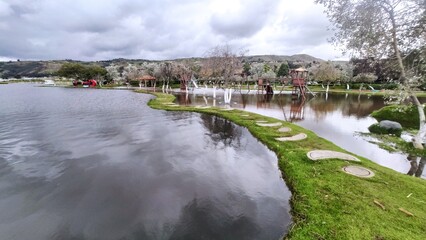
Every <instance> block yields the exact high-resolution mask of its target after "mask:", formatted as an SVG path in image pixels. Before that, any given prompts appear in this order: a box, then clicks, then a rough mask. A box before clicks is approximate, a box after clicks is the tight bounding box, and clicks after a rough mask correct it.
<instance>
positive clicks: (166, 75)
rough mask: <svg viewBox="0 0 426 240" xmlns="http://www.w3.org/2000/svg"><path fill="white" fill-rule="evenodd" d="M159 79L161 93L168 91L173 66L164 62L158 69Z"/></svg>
mask: <svg viewBox="0 0 426 240" xmlns="http://www.w3.org/2000/svg"><path fill="white" fill-rule="evenodd" d="M160 77H161V78H162V79H163V87H162V89H163V91H164V89H166V90H167V89H169V85H170V81H171V80H172V79H173V64H172V63H170V62H164V63H162V64H161V67H160Z"/></svg>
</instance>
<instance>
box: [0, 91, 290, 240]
mask: <svg viewBox="0 0 426 240" xmlns="http://www.w3.org/2000/svg"><path fill="white" fill-rule="evenodd" d="M150 98H151V96H149V95H143V94H137V93H133V92H130V91H118V90H113V91H108V90H93V89H65V88H47V87H34V86H32V85H29V84H8V85H1V86H0V116H1V117H0V212H1V214H0V236H1V237H0V238H1V239H2V240H3V239H5V240H9V239H19V240H21V239H32V240H37V239H43V240H44V239H102V240H108V239H279V238H280V237H281V236H283V235H284V234H285V233H286V232H287V228H288V226H289V224H290V223H291V216H290V214H289V210H290V207H289V197H290V192H289V190H288V189H287V187H286V186H285V183H284V181H283V179H282V177H281V173H280V171H279V170H278V166H277V157H276V156H275V154H274V153H272V152H271V151H269V150H268V149H267V148H266V147H265V146H264V145H262V144H260V143H259V142H258V141H257V140H256V139H255V138H254V137H253V136H252V135H251V134H250V133H249V132H248V131H247V130H246V129H244V128H241V127H239V126H236V125H235V124H233V123H231V122H229V121H226V120H223V119H220V118H217V117H213V116H208V115H200V114H196V113H184V112H165V111H157V110H152V109H150V108H149V107H147V106H146V104H147V101H148V100H149V99H150Z"/></svg>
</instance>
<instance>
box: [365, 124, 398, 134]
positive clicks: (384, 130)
mask: <svg viewBox="0 0 426 240" xmlns="http://www.w3.org/2000/svg"><path fill="white" fill-rule="evenodd" d="M368 130H369V131H370V132H371V133H376V134H393V135H395V136H397V137H401V133H402V129H392V128H391V129H387V128H383V127H381V126H380V125H379V124H378V123H375V124H373V125H371V126H369V127H368Z"/></svg>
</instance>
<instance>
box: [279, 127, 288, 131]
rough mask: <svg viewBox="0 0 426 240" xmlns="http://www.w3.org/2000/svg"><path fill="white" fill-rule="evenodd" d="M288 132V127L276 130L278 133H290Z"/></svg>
mask: <svg viewBox="0 0 426 240" xmlns="http://www.w3.org/2000/svg"><path fill="white" fill-rule="evenodd" d="M290 131H291V128H288V127H282V128H280V129H278V132H290Z"/></svg>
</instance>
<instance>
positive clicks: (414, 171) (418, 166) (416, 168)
mask: <svg viewBox="0 0 426 240" xmlns="http://www.w3.org/2000/svg"><path fill="white" fill-rule="evenodd" d="M407 160H408V161H410V165H411V167H410V170H409V171H408V173H407V175H409V176H416V177H420V176H421V175H422V173H423V170H424V168H425V164H426V157H421V158H420V160H419V162H417V157H416V156H414V155H408V157H407Z"/></svg>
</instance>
